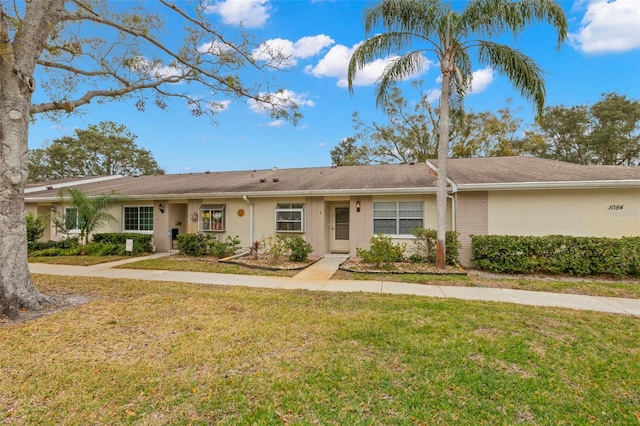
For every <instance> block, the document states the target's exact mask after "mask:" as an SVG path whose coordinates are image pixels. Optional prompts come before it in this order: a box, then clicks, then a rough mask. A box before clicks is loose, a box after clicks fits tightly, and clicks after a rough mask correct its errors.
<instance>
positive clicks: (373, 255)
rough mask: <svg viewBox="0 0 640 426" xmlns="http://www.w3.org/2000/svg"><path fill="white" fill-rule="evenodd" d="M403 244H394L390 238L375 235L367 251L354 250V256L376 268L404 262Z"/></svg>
mask: <svg viewBox="0 0 640 426" xmlns="http://www.w3.org/2000/svg"><path fill="white" fill-rule="evenodd" d="M405 250H406V245H405V244H394V243H393V241H392V240H391V236H389V235H382V234H376V235H374V236H373V237H371V240H370V245H369V250H366V249H361V248H356V256H358V257H359V258H361V259H362V261H363V262H364V263H370V264H373V265H376V266H378V267H380V266H383V265H388V264H390V263H393V262H402V261H403V260H404V252H405Z"/></svg>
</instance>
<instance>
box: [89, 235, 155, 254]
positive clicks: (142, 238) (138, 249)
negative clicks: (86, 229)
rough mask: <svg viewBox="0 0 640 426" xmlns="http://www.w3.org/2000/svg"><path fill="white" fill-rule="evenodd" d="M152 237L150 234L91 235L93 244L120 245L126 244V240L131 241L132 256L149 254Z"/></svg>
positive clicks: (151, 248) (151, 249)
mask: <svg viewBox="0 0 640 426" xmlns="http://www.w3.org/2000/svg"><path fill="white" fill-rule="evenodd" d="M152 239H153V235H151V234H135V233H125V232H116V233H103V234H93V239H92V241H93V242H94V243H102V244H113V245H122V246H124V245H125V244H126V241H127V240H133V252H132V254H140V253H151V252H152V251H153V247H152V245H151V241H152Z"/></svg>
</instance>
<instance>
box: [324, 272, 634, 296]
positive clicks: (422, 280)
mask: <svg viewBox="0 0 640 426" xmlns="http://www.w3.org/2000/svg"><path fill="white" fill-rule="evenodd" d="M504 275H506V274H504ZM334 278H335V279H343V280H374V281H394V282H405V283H413V284H426V285H443V286H461V287H492V288H509V289H515V290H530V291H546V292H551V293H566V294H583V295H587V296H601V297H626V298H630V299H640V281H637V280H634V281H614V280H606V279H604V278H600V280H598V278H594V279H589V278H585V277H582V278H579V279H578V278H575V277H561V276H558V277H553V276H548V277H545V278H534V277H532V278H521V277H517V276H514V278H496V277H493V276H492V274H483V273H471V274H469V275H468V276H460V275H429V274H386V273H379V274H372V273H360V272H355V273H354V272H346V271H338V272H337V273H336V274H335V275H334Z"/></svg>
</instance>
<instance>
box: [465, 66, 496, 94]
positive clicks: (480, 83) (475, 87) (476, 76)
mask: <svg viewBox="0 0 640 426" xmlns="http://www.w3.org/2000/svg"><path fill="white" fill-rule="evenodd" d="M492 82H493V69H492V68H490V67H487V68H484V69H481V70H478V71H474V72H473V79H472V80H471V91H470V93H472V94H475V93H480V92H482V91H483V90H484V89H486V88H487V86H489V84H491V83H492Z"/></svg>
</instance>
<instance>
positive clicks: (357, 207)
mask: <svg viewBox="0 0 640 426" xmlns="http://www.w3.org/2000/svg"><path fill="white" fill-rule="evenodd" d="M356 211H357V212H358V213H360V200H358V201H356Z"/></svg>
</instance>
